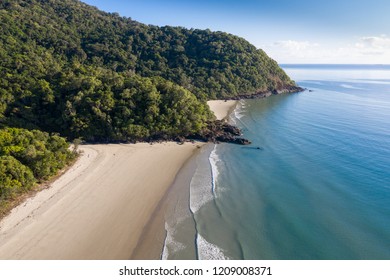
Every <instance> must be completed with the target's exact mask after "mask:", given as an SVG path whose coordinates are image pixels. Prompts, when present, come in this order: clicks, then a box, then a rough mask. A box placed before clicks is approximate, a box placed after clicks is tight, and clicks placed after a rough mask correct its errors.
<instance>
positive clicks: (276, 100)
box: [162, 65, 390, 260]
mask: <svg viewBox="0 0 390 280" xmlns="http://www.w3.org/2000/svg"><path fill="white" fill-rule="evenodd" d="M282 67H283V68H284V70H285V71H286V72H287V74H288V75H289V76H290V77H291V78H292V79H294V80H295V81H296V82H297V83H298V84H299V85H300V86H301V87H304V88H307V89H308V90H307V91H305V92H302V93H296V94H284V95H277V96H271V97H269V98H266V99H258V100H244V101H240V103H239V105H238V107H237V108H236V110H235V111H234V112H233V113H232V115H231V118H230V121H231V122H232V123H233V124H235V125H237V126H239V127H240V128H241V129H242V130H243V133H244V137H245V138H248V139H250V140H251V141H252V143H253V144H252V145H250V146H238V145H232V144H219V145H211V144H210V145H208V146H206V148H205V149H203V150H202V152H201V154H200V155H199V156H198V157H197V159H196V160H195V163H194V164H193V165H194V166H195V168H194V170H193V176H192V180H191V183H190V192H189V195H188V198H186V199H187V201H185V203H183V202H182V203H181V204H180V203H179V204H180V205H181V206H180V207H179V204H178V206H177V207H173V210H172V213H170V215H169V216H167V223H166V230H167V238H166V240H165V246H164V251H163V253H162V258H164V259H331V260H337V259H352V260H355V259H390V66H387V65H282ZM309 90H310V91H309ZM186 207H187V210H186V211H183V209H182V210H180V208H186Z"/></svg>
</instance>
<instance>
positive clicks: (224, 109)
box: [207, 100, 238, 120]
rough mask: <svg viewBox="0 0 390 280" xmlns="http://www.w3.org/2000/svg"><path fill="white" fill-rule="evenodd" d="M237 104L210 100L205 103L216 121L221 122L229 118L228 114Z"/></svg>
mask: <svg viewBox="0 0 390 280" xmlns="http://www.w3.org/2000/svg"><path fill="white" fill-rule="evenodd" d="M237 102H238V101H236V100H210V101H207V104H208V105H209V107H210V110H211V111H213V113H214V115H215V117H216V118H217V120H223V119H226V118H227V117H228V116H229V114H230V112H231V111H232V110H233V109H234V108H235V107H236V104H237Z"/></svg>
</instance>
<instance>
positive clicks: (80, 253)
mask: <svg viewBox="0 0 390 280" xmlns="http://www.w3.org/2000/svg"><path fill="white" fill-rule="evenodd" d="M224 103H225V102H224ZM236 103H237V102H236V101H235V102H234V103H233V104H231V106H230V107H229V109H228V110H226V109H224V110H225V112H226V113H225V116H223V118H226V117H227V116H228V114H229V113H230V112H231V110H232V109H234V106H235V105H236ZM223 105H226V104H223ZM233 105H234V106H233ZM214 109H215V108H214ZM217 109H218V108H217ZM215 110H216V109H215ZM204 145H206V144H205V143H199V142H196V143H188V142H186V143H184V144H182V145H179V144H177V143H175V142H166V143H158V144H150V143H138V144H105V145H82V146H80V149H81V150H83V154H82V155H81V156H80V158H79V159H78V160H77V161H76V162H75V164H74V165H73V166H71V167H70V168H69V169H68V170H67V172H65V173H64V174H62V175H61V176H59V178H58V179H57V180H55V181H54V182H51V183H50V187H48V188H46V189H44V190H42V191H40V192H38V193H37V194H36V195H35V196H33V197H30V198H28V199H27V200H26V201H24V202H23V203H22V204H20V205H19V206H17V207H15V208H14V209H13V210H12V211H11V212H10V213H9V214H8V215H7V216H6V217H4V218H3V219H2V220H1V221H0V237H1V238H0V259H26V260H27V259H31V260H45V259H46V260H49V259H54V260H71V259H86V260H98V259H106V260H108V259H130V258H136V259H143V258H146V257H144V256H147V255H149V257H148V258H152V259H154V258H155V257H156V255H155V253H156V252H158V254H159V256H157V258H160V257H161V249H162V248H161V241H162V238H161V234H158V232H161V230H160V231H158V230H156V228H159V227H160V228H161V225H164V222H165V218H166V217H164V215H161V213H163V211H161V210H162V207H163V206H162V205H163V204H164V202H165V201H169V199H170V197H172V196H170V195H169V194H170V192H174V191H173V187H172V186H173V185H174V183H175V182H176V181H175V180H176V179H177V178H179V177H180V176H182V178H184V179H181V180H187V182H188V180H191V178H192V175H191V174H190V173H191V172H189V173H186V174H185V175H184V176H183V175H182V170H183V169H185V167H186V164H187V163H188V162H191V159H193V158H195V157H194V155H195V154H197V153H198V151H199V148H200V147H201V146H204ZM179 181H180V180H179ZM181 184H182V181H180V183H179V185H181ZM171 189H172V190H171ZM180 189H183V188H182V187H181V188H180ZM175 195H176V194H175ZM177 195H180V193H179V192H178V193H177ZM153 232H155V233H156V234H157V235H154V236H153V234H152V235H151V233H153ZM148 235H149V236H152V238H149V239H148V238H147V236H148ZM156 236H157V237H159V238H160V239H158V238H157V239H156V238H153V237H156ZM164 239H165V238H164ZM145 240H153V241H155V242H152V243H150V244H149V245H148V246H146V247H145V246H143V245H142V244H148V243H149V242H143V241H145Z"/></svg>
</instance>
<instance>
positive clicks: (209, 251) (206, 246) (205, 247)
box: [197, 234, 229, 260]
mask: <svg viewBox="0 0 390 280" xmlns="http://www.w3.org/2000/svg"><path fill="white" fill-rule="evenodd" d="M197 245H198V256H199V259H200V260H228V259H229V258H228V257H227V256H225V254H224V252H223V250H222V249H221V248H219V247H218V246H217V245H214V244H212V243H210V242H207V241H206V239H204V237H203V236H201V235H200V234H198V238H197Z"/></svg>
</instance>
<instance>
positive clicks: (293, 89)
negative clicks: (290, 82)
mask: <svg viewBox="0 0 390 280" xmlns="http://www.w3.org/2000/svg"><path fill="white" fill-rule="evenodd" d="M302 91H305V89H304V88H301V87H297V86H288V87H286V88H281V89H275V90H272V91H270V90H268V91H259V92H255V93H248V94H240V95H238V96H235V97H232V98H228V99H229V100H240V99H256V98H265V97H269V96H271V95H273V94H275V95H276V94H283V93H297V92H302Z"/></svg>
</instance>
